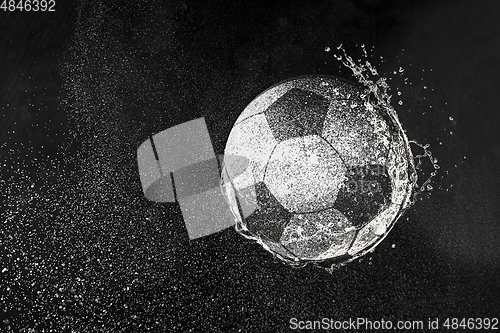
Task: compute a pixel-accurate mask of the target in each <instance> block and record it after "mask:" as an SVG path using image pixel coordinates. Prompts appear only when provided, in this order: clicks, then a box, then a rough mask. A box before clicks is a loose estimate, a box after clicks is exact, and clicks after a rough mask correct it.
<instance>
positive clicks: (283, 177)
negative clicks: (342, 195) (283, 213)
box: [264, 135, 346, 213]
mask: <svg viewBox="0 0 500 333" xmlns="http://www.w3.org/2000/svg"><path fill="white" fill-rule="evenodd" d="M345 173H346V168H345V166H344V163H343V162H342V159H341V158H340V157H339V156H338V154H337V152H336V151H335V150H334V149H333V148H332V147H331V145H330V144H329V143H328V142H326V141H325V140H324V139H322V138H321V137H319V136H317V135H309V136H303V137H296V138H292V139H289V140H287V141H284V142H281V143H280V144H278V145H277V146H276V148H275V149H274V150H273V152H272V154H271V157H270V159H269V162H268V164H267V167H266V170H265V175H264V182H265V183H266V184H267V186H268V187H269V189H270V190H271V192H272V193H273V194H274V196H275V197H276V199H278V201H279V202H281V204H282V205H283V206H284V207H285V208H286V209H288V210H289V211H291V212H299V213H302V212H311V211H316V210H320V209H324V208H327V207H332V206H333V204H334V203H335V200H336V198H337V192H338V190H339V189H340V186H341V184H342V183H343V182H344V180H345Z"/></svg>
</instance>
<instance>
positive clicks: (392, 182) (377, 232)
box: [221, 76, 415, 265]
mask: <svg viewBox="0 0 500 333" xmlns="http://www.w3.org/2000/svg"><path fill="white" fill-rule="evenodd" d="M363 94H364V90H363V89H362V87H360V86H357V85H355V84H352V83H349V82H347V81H344V80H341V79H338V78H334V77H329V76H304V77H298V78H293V79H290V80H287V81H285V82H281V83H279V84H277V85H275V86H273V87H271V88H269V89H268V90H266V91H265V92H263V93H262V94H260V95H259V96H258V97H256V98H255V99H254V100H253V101H252V102H251V103H250V104H249V105H248V106H247V107H246V108H245V110H244V111H243V112H242V113H241V115H240V116H239V117H238V119H237V120H236V123H235V125H234V126H233V128H232V130H231V133H230V135H229V138H228V141H227V144H226V148H225V151H224V155H225V156H226V159H227V160H226V161H225V162H224V163H223V168H222V175H221V181H222V182H221V185H222V190H223V193H224V194H225V196H226V198H227V200H228V202H229V204H230V208H231V211H232V212H233V214H234V216H235V219H236V228H237V230H238V231H239V232H240V233H241V234H242V235H244V236H245V237H248V238H251V239H254V240H256V241H257V242H258V243H260V244H261V245H262V246H263V247H264V248H265V249H266V250H268V251H270V252H271V253H273V254H274V255H276V256H277V257H278V258H280V259H282V260H284V261H286V262H288V263H292V264H296V265H302V264H305V263H309V262H325V261H326V262H332V263H344V262H347V261H350V260H352V259H354V258H356V257H359V256H361V255H363V254H365V253H366V252H367V251H369V250H371V249H373V248H374V247H375V246H376V245H377V244H378V243H379V242H380V241H381V240H382V239H383V238H384V237H385V235H387V233H388V232H389V230H390V229H391V228H392V226H393V225H394V223H395V222H396V220H397V219H398V217H399V216H400V215H401V213H402V212H403V210H404V209H405V208H407V207H408V206H409V204H410V202H411V193H412V190H413V185H414V182H415V176H414V175H415V169H414V166H413V157H412V154H411V151H410V149H409V146H408V139H407V137H406V135H405V133H404V131H403V129H402V128H401V126H400V124H399V121H397V119H394V118H393V117H391V116H390V114H389V113H388V112H385V111H384V110H383V109H382V108H376V107H374V106H373V105H371V104H370V102H368V101H367V100H366V98H365V96H364V95H363ZM238 156H241V157H243V158H242V159H238V158H234V157H238ZM231 157H233V158H231ZM243 160H244V161H245V165H244V166H242V163H238V161H243ZM229 161H231V162H229Z"/></svg>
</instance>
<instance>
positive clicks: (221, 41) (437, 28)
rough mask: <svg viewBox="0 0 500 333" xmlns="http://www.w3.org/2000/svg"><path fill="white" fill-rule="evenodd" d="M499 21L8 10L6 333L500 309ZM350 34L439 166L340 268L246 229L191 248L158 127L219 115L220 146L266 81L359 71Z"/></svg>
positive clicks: (2, 292) (417, 5) (284, 323)
mask: <svg viewBox="0 0 500 333" xmlns="http://www.w3.org/2000/svg"><path fill="white" fill-rule="evenodd" d="M498 13H499V8H498V2H497V1H481V2H480V3H478V2H474V1H453V2H450V1H378V0H362V1H315V2H298V1H294V2H289V1H286V2H285V1H252V2H250V1H247V2H241V3H239V4H238V3H237V2H233V1H213V2H204V1H185V2H181V1H157V2H148V3H146V2H143V1H125V2H118V1H105V2H104V1H83V2H82V3H72V2H71V1H64V2H63V1H58V2H57V10H56V12H55V13H51V14H48V13H46V14H40V13H39V14H36V13H24V12H23V13H15V14H8V13H7V14H6V13H4V12H0V29H1V32H2V33H1V37H0V59H1V60H2V61H1V63H2V66H1V67H0V83H1V87H0V112H1V114H0V126H1V128H0V136H1V146H0V157H1V158H2V161H1V162H0V168H1V172H2V173H1V175H2V181H1V184H0V187H1V191H0V193H1V194H0V200H1V204H0V214H1V222H2V224H0V251H1V264H2V267H0V272H1V273H0V297H1V301H0V304H1V308H0V316H1V318H2V320H0V327H1V328H0V331H2V332H4V331H5V332H8V327H10V328H11V330H12V331H14V332H18V331H22V330H24V331H27V330H28V329H29V328H37V329H38V331H40V332H41V331H45V332H49V331H50V329H52V331H53V332H65V331H68V332H71V331H72V330H74V331H82V332H143V331H151V332H162V331H164V332H238V331H241V332H263V333H264V332H287V331H290V329H289V320H290V318H292V317H297V318H299V319H320V318H322V317H328V318H334V319H339V320H348V319H349V318H356V317H366V318H368V319H373V320H380V319H382V318H384V319H385V320H393V321H396V320H403V319H414V320H424V321H426V320H427V318H440V319H441V321H443V320H444V319H445V318H446V317H448V316H453V317H458V318H461V317H488V316H489V317H491V316H493V315H497V316H498V309H499V301H498V297H497V293H498V290H499V288H500V286H499V282H498V276H499V275H500V269H499V259H500V258H499V251H498V249H499V247H500V242H499V237H498V235H499V234H500V226H499V218H498V216H500V205H498V202H500V180H499V177H498V173H499V167H498V166H499V163H500V137H499V135H500V131H498V127H499V122H500V118H499V114H500V113H498V112H497V111H496V110H497V109H498V105H500V94H498V93H497V91H498V87H499V86H500V75H499V61H498V59H500V41H499V39H498V36H499V35H500V30H499V29H500V27H499V25H498V17H499V14H498ZM70 39H71V40H72V41H71V43H70V44H67V43H68V42H70ZM340 43H343V45H344V47H345V48H346V49H347V52H348V53H349V54H351V55H353V56H354V57H355V58H361V55H362V52H361V51H360V48H359V47H356V46H355V45H356V44H357V45H361V44H365V45H366V46H367V48H368V53H369V55H370V61H371V62H372V63H373V64H374V65H376V67H377V69H378V70H379V72H380V73H381V75H383V76H386V77H388V83H389V85H390V86H391V88H392V95H393V99H392V101H393V105H394V106H395V107H396V108H397V110H398V113H399V115H400V118H401V121H402V123H403V126H404V128H405V129H406V131H407V133H408V136H409V137H410V138H411V139H415V140H417V141H419V142H422V143H429V144H430V145H431V150H432V152H433V154H434V156H435V157H437V158H438V159H439V164H440V166H441V169H440V173H439V176H438V177H436V179H435V181H433V183H432V185H433V187H434V189H433V190H432V191H431V192H429V193H428V194H426V195H425V196H423V197H422V200H421V201H420V200H419V201H418V202H417V203H416V205H415V206H414V207H413V208H411V209H410V210H408V211H407V212H406V213H405V215H404V216H403V217H402V219H401V220H400V221H399V222H398V223H397V224H396V225H395V227H394V229H393V230H392V231H391V232H390V234H389V235H388V237H387V238H386V239H385V240H384V241H383V242H382V243H381V244H380V245H379V246H378V247H377V249H376V250H375V252H374V253H372V254H367V255H366V256H365V257H363V258H362V259H361V260H355V261H354V262H352V263H350V264H348V265H346V266H344V267H341V268H339V269H338V270H336V271H334V272H333V273H332V274H328V273H326V272H324V271H323V270H319V269H316V268H313V267H307V268H305V269H293V268H290V267H288V266H285V265H283V264H282V263H280V262H279V261H278V260H276V259H274V258H272V256H270V255H269V253H267V252H266V251H264V250H263V249H262V247H261V246H259V245H257V244H254V243H253V242H251V241H249V240H246V239H244V238H242V237H240V236H239V235H237V234H236V233H235V231H234V230H232V229H228V230H226V231H223V232H221V233H218V234H215V235H212V236H209V237H206V238H202V239H199V240H196V241H194V242H189V240H188V238H187V234H186V231H185V229H184V227H183V224H182V223H183V222H182V216H181V215H180V210H179V208H178V207H177V206H175V205H168V204H154V203H150V202H147V201H146V200H145V199H144V197H143V195H142V193H141V186H140V183H139V177H138V174H137V163H136V161H135V151H136V149H137V147H138V146H139V144H140V143H142V142H143V141H144V140H145V139H146V138H147V137H149V135H151V134H155V133H158V132H160V131H162V130H164V129H165V128H168V127H170V126H174V125H177V124H179V123H182V122H185V121H188V120H192V119H195V118H197V117H200V116H204V117H205V118H206V120H207V125H208V127H209V130H210V133H211V137H212V140H213V143H214V148H215V151H216V153H221V152H222V151H223V148H224V145H225V141H226V139H227V135H228V133H229V131H230V130H231V125H232V124H233V122H234V121H235V120H236V118H237V116H238V114H239V113H240V112H241V111H242V110H243V108H244V107H245V106H246V105H247V104H248V103H249V102H250V101H251V100H252V99H253V98H254V97H255V96H256V95H258V94H259V93H260V92H262V91H264V90H265V89H267V88H268V87H269V86H271V85H273V84H275V83H277V82H279V81H281V80H284V79H287V78H290V77H293V76H297V75H305V74H330V75H336V76H340V77H343V78H346V79H351V74H350V73H349V71H348V70H347V69H345V68H342V66H341V65H339V63H338V62H337V61H336V60H335V59H334V57H333V55H332V54H333V53H334V52H335V51H336V49H335V47H336V46H337V45H338V44H340ZM372 46H374V49H373V50H372V49H371V48H372ZM325 47H330V49H331V51H330V52H325ZM403 50H404V51H403ZM381 56H382V57H383V61H382V59H380V57H381ZM400 66H401V67H402V68H403V69H404V72H403V73H402V74H401V73H400V72H398V70H399V67H400ZM394 72H396V73H395V74H394ZM405 79H407V81H406V83H405ZM63 83H64V87H65V88H64V89H63V88H62V87H63ZM410 83H411V84H410ZM398 90H399V91H400V92H401V95H398V94H397V91H398ZM400 100H401V101H402V105H399V104H398V102H399V101H400ZM450 117H451V119H450ZM440 143H441V144H440ZM416 153H421V152H420V151H419V150H418V149H416ZM425 171H427V170H425ZM4 268H5V269H6V270H4Z"/></svg>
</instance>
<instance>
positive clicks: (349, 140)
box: [322, 96, 390, 166]
mask: <svg viewBox="0 0 500 333" xmlns="http://www.w3.org/2000/svg"><path fill="white" fill-rule="evenodd" d="M330 110H331V112H328V115H327V117H326V119H325V123H324V125H323V131H322V137H324V138H325V139H326V140H327V141H328V142H330V143H331V144H332V145H333V146H334V147H335V149H337V151H338V152H339V154H340V155H341V156H342V158H343V159H344V161H345V163H346V164H347V165H349V166H355V165H365V164H384V163H385V159H386V158H387V153H388V150H389V146H390V136H389V134H388V126H387V125H386V123H385V122H384V120H383V119H382V118H381V117H380V116H378V115H377V114H376V113H375V112H371V111H369V110H367V109H366V107H365V105H364V102H363V101H362V99H361V98H360V97H359V96H353V99H352V100H335V101H333V102H332V104H331V106H330Z"/></svg>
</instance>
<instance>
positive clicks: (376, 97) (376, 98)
mask: <svg viewBox="0 0 500 333" xmlns="http://www.w3.org/2000/svg"><path fill="white" fill-rule="evenodd" d="M361 49H362V51H363V57H364V59H365V60H364V63H363V62H362V60H358V62H356V61H354V60H353V59H352V57H350V56H349V55H347V53H346V51H345V49H344V48H343V47H342V44H340V45H339V46H338V47H337V50H338V51H339V53H340V54H334V57H335V58H336V59H337V60H338V61H340V62H341V63H342V64H343V65H344V66H345V67H347V68H349V69H350V70H351V71H352V74H353V76H354V77H355V78H356V79H357V80H358V82H359V83H361V84H362V85H363V86H364V87H365V94H364V95H363V96H362V98H363V99H364V101H365V106H366V108H367V110H369V111H370V112H374V110H377V111H382V112H383V113H384V114H386V115H387V116H388V117H389V120H390V121H392V122H394V123H395V124H397V125H398V126H396V127H395V128H400V129H401V131H400V133H399V134H400V135H401V136H402V137H403V139H404V141H405V144H406V145H407V146H408V148H409V145H410V143H411V144H415V145H416V146H417V147H419V148H421V149H422V150H423V153H422V154H417V155H415V156H412V157H411V159H410V160H409V162H411V163H412V166H413V167H414V168H415V170H418V171H420V172H421V171H422V164H423V163H422V161H423V160H428V161H429V162H430V163H431V165H432V167H433V169H434V171H432V172H431V173H430V175H429V176H428V177H427V179H426V180H425V181H423V182H422V184H420V185H419V184H418V176H417V174H416V173H415V174H414V175H412V177H413V178H412V181H413V182H414V191H413V194H412V200H411V203H410V205H411V204H413V203H415V201H416V198H417V196H418V195H419V194H421V193H422V192H425V191H431V190H432V189H433V186H432V184H431V183H432V179H433V178H434V177H435V176H436V175H437V170H439V169H440V166H439V165H438V163H437V159H436V158H433V156H432V152H431V151H430V150H429V147H430V145H429V144H421V143H418V142H417V141H415V140H408V138H407V136H406V133H405V132H404V131H403V130H402V128H403V127H402V126H401V122H400V121H399V117H398V115H397V112H396V110H395V109H394V108H393V107H392V105H391V97H392V95H390V94H389V91H390V87H389V84H388V83H387V78H386V77H382V76H380V75H379V73H378V71H377V69H376V68H375V67H374V66H373V65H372V64H371V63H370V62H369V61H368V54H367V51H366V48H365V45H361ZM393 73H394V74H399V75H402V74H403V73H404V69H403V68H402V67H401V66H400V67H399V69H398V70H395V71H394V72H393ZM406 81H407V80H406V79H405V83H406ZM424 88H427V87H424ZM398 95H400V92H399V91H398ZM398 104H399V105H402V104H403V103H402V101H399V102H398ZM409 151H411V149H410V148H409Z"/></svg>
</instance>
